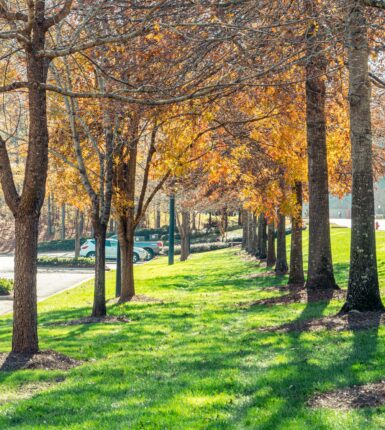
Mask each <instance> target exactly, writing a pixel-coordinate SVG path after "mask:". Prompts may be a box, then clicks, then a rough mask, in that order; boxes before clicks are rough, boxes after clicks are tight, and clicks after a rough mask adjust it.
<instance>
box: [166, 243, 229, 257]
mask: <svg viewBox="0 0 385 430" xmlns="http://www.w3.org/2000/svg"><path fill="white" fill-rule="evenodd" d="M229 247H230V244H229V243H226V242H211V243H207V242H206V243H194V244H192V245H191V247H190V253H191V254H196V253H198V252H208V251H216V250H218V249H225V248H229ZM163 253H164V254H165V255H168V247H167V246H165V247H164V248H163ZM175 255H180V246H179V245H177V246H176V247H175Z"/></svg>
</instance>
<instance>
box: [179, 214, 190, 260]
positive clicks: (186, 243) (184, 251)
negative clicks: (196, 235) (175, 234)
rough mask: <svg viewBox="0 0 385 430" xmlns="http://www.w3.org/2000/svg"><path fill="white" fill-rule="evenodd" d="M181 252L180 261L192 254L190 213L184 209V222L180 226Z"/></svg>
mask: <svg viewBox="0 0 385 430" xmlns="http://www.w3.org/2000/svg"><path fill="white" fill-rule="evenodd" d="M180 227H181V228H180V234H181V253H180V261H186V260H187V258H188V257H189V255H190V213H189V212H186V211H182V223H181V226H180Z"/></svg>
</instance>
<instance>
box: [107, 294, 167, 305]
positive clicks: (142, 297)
mask: <svg viewBox="0 0 385 430" xmlns="http://www.w3.org/2000/svg"><path fill="white" fill-rule="evenodd" d="M130 302H136V303H160V304H163V303H164V301H163V300H161V299H157V298H156V297H150V296H146V295H145V294H137V295H136V296H134V297H132V298H131V300H130V301H129V302H127V303H130ZM108 303H109V304H116V305H118V304H120V303H119V297H117V298H114V299H111V300H108Z"/></svg>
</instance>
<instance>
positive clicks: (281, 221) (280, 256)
mask: <svg viewBox="0 0 385 430" xmlns="http://www.w3.org/2000/svg"><path fill="white" fill-rule="evenodd" d="M287 271H288V266H287V259H286V218H285V215H282V214H280V213H279V214H278V225H277V261H276V263H275V273H276V274H277V275H285V274H286V273H287Z"/></svg>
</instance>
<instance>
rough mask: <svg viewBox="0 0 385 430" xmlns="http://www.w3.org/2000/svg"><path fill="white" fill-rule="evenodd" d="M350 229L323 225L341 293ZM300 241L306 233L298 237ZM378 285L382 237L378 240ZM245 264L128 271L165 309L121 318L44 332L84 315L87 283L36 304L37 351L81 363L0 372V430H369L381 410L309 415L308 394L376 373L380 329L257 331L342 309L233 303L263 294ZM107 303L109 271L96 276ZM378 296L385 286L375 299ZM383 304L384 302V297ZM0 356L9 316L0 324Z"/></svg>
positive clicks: (116, 310) (210, 258) (276, 280)
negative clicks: (102, 281)
mask: <svg viewBox="0 0 385 430" xmlns="http://www.w3.org/2000/svg"><path fill="white" fill-rule="evenodd" d="M349 234H350V230H348V229H332V238H333V256H334V261H335V268H336V275H337V279H338V282H339V283H340V285H341V286H342V287H346V282H347V272H348V255H349ZM304 246H305V249H306V247H307V243H306V238H305V243H304ZM378 258H379V267H380V278H381V287H382V289H385V233H384V232H382V233H378ZM263 271H264V269H262V268H259V267H258V265H257V263H256V262H249V261H245V260H244V259H243V258H242V256H241V255H240V254H239V251H236V250H235V249H226V250H221V251H215V252H211V253H205V254H195V255H193V256H192V257H191V259H190V260H189V261H188V262H185V263H179V262H178V263H176V264H175V265H174V266H173V267H168V266H167V264H166V259H164V258H161V259H158V260H156V261H154V262H152V263H150V264H147V265H143V266H140V267H137V268H136V279H137V292H138V294H145V295H147V296H151V297H154V298H157V299H161V300H163V303H130V304H127V305H124V306H116V305H111V306H110V307H109V313H110V314H115V315H122V314H124V315H126V316H127V317H128V318H130V319H131V320H132V322H130V323H129V324H123V323H116V324H110V325H107V324H105V325H103V324H92V325H76V326H54V325H52V323H53V322H57V321H63V320H69V319H74V318H79V317H81V316H87V315H89V313H90V307H91V304H92V282H88V283H86V284H84V285H83V286H81V287H78V288H76V289H73V290H70V291H68V292H65V293H63V294H61V295H58V296H55V297H53V298H51V299H49V300H47V301H45V302H43V303H41V304H40V305H39V315H40V317H39V330H40V339H41V348H42V349H54V350H56V351H59V352H61V353H64V354H67V355H69V356H71V357H74V358H77V359H80V360H84V364H82V365H81V366H79V367H77V368H75V369H72V370H70V371H68V372H63V371H42V370H24V371H17V372H13V373H11V372H10V373H6V372H2V373H0V383H1V390H0V429H44V430H46V429H82V430H83V429H92V430H96V429H106V430H107V429H108V430H115V429H122V430H123V429H125V430H126V429H194V430H196V429H258V430H261V429H271V430H278V429H282V430H284V429H285V430H288V429H317V430H318V429H321V430H323V429H378V428H385V408H376V409H363V410H355V411H335V410H327V409H317V410H312V409H310V408H308V407H307V406H306V402H307V400H308V399H309V398H310V397H311V396H312V395H313V394H314V393H316V392H319V391H325V390H330V389H334V388H336V387H345V386H348V385H352V384H358V383H365V382H369V381H377V380H380V379H381V378H383V377H384V369H385V342H384V340H385V329H384V328H383V327H379V328H378V329H376V330H370V331H361V332H355V333H353V332H350V331H349V332H348V331H347V332H338V333H337V332H327V331H322V332H317V333H310V332H307V333H285V334H276V333H261V332H258V331H257V328H258V327H263V326H267V325H279V324H282V323H285V322H289V321H295V320H298V319H303V318H309V317H317V316H321V315H327V314H332V313H335V312H336V311H337V310H338V309H339V308H340V306H341V302H337V301H333V300H332V301H331V302H330V303H329V304H327V303H316V304H309V305H306V304H293V305H289V306H288V305H276V306H273V307H265V306H254V307H246V308H245V307H239V306H237V304H238V303H240V302H249V301H254V300H257V299H260V298H264V297H269V296H274V295H276V294H279V293H276V292H274V291H266V290H263V288H262V287H265V286H269V285H270V286H272V285H283V284H285V283H286V281H287V280H286V277H274V276H268V277H263V276H261V277H257V278H255V277H254V278H252V277H250V275H252V274H255V273H258V272H260V273H262V272H263ZM107 276H108V298H112V297H113V290H114V273H108V275H107ZM384 293H385V292H384ZM384 296H385V294H384ZM0 321H1V322H0V350H1V351H7V350H9V348H10V340H11V319H10V318H9V317H3V318H2V319H1V320H0Z"/></svg>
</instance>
